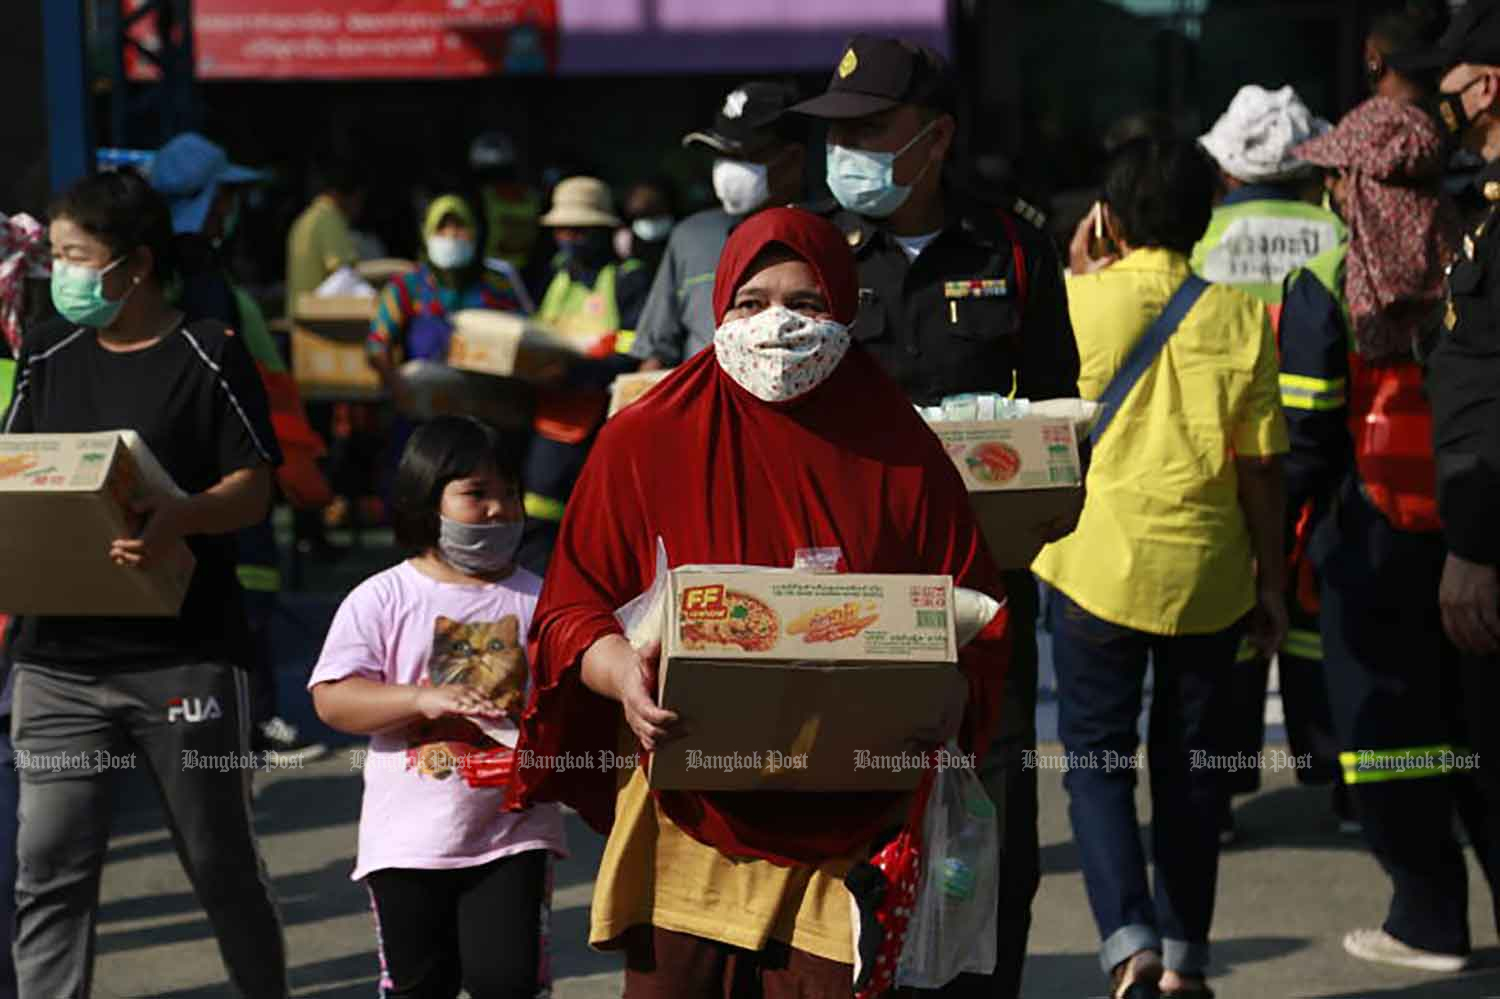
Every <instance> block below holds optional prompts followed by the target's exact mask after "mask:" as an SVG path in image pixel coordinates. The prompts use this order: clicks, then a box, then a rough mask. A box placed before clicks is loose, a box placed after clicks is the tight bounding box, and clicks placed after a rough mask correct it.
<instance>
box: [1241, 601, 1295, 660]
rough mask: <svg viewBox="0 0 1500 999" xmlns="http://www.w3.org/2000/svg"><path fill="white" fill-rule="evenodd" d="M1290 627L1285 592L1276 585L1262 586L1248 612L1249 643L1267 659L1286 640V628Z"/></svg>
mask: <svg viewBox="0 0 1500 999" xmlns="http://www.w3.org/2000/svg"><path fill="white" fill-rule="evenodd" d="M1289 627H1291V624H1290V619H1289V618H1288V616H1287V609H1286V593H1285V591H1284V590H1283V589H1282V588H1281V587H1279V586H1277V587H1274V588H1269V589H1268V588H1265V587H1262V588H1261V590H1260V594H1259V596H1258V597H1257V598H1256V603H1255V610H1253V611H1251V612H1250V633H1249V636H1248V637H1249V639H1250V644H1251V645H1253V646H1255V649H1256V651H1257V652H1259V653H1260V654H1261V655H1263V656H1265V657H1266V658H1267V659H1269V658H1271V657H1272V656H1274V655H1275V654H1276V653H1277V651H1278V650H1279V649H1280V648H1281V643H1283V642H1285V641H1286V633H1287V629H1288V628H1289Z"/></svg>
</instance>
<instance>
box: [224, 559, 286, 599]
mask: <svg viewBox="0 0 1500 999" xmlns="http://www.w3.org/2000/svg"><path fill="white" fill-rule="evenodd" d="M235 573H236V574H237V575H238V576H239V577H240V585H241V586H243V587H244V588H245V589H247V590H249V591H250V592H251V593H279V592H281V570H280V569H278V568H276V567H275V566H273V565H241V566H237V567H236V568H235Z"/></svg>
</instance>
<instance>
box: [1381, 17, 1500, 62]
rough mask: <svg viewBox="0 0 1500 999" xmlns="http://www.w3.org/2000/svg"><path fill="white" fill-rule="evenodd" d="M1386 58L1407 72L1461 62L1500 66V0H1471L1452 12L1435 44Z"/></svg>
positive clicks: (1394, 53)
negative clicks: (1451, 19)
mask: <svg viewBox="0 0 1500 999" xmlns="http://www.w3.org/2000/svg"><path fill="white" fill-rule="evenodd" d="M1386 62H1387V63H1389V64H1390V66H1391V68H1392V69H1394V70H1396V72H1398V73H1405V74H1408V75H1412V74H1417V73H1426V72H1431V71H1433V70H1439V71H1441V70H1447V69H1452V68H1453V67H1454V66H1458V65H1460V64H1462V63H1475V64H1478V65H1481V66H1500V0H1470V2H1469V3H1468V4H1466V5H1464V7H1463V9H1462V10H1460V11H1459V12H1458V13H1456V14H1454V15H1453V21H1452V23H1450V24H1449V25H1448V30H1447V31H1445V32H1444V33H1443V37H1442V38H1439V39H1438V41H1437V44H1436V45H1434V46H1432V47H1431V48H1427V49H1411V50H1408V51H1406V52H1393V53H1391V55H1390V56H1388V57H1387V58H1386Z"/></svg>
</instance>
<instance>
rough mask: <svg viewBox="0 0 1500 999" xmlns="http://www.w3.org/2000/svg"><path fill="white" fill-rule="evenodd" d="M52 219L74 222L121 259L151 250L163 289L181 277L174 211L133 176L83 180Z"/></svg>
mask: <svg viewBox="0 0 1500 999" xmlns="http://www.w3.org/2000/svg"><path fill="white" fill-rule="evenodd" d="M47 215H48V217H49V218H52V219H60V218H65V219H67V220H68V221H69V222H72V223H73V224H74V225H76V226H78V227H79V228H80V229H82V230H83V231H84V232H86V233H88V234H89V235H90V236H93V237H94V238H95V239H97V240H99V241H100V242H102V243H103V244H104V245H105V246H107V247H109V250H110V253H111V254H112V255H113V256H114V257H116V258H118V257H123V256H124V255H125V254H127V253H130V252H132V251H134V250H136V249H138V248H140V247H142V246H144V247H146V248H147V249H148V250H150V251H151V257H152V260H153V264H152V276H153V277H154V278H155V279H156V282H157V283H158V284H160V285H166V284H168V283H169V282H170V281H171V280H172V277H173V275H174V274H175V273H176V257H175V255H174V253H173V236H172V209H171V206H169V205H168V204H167V199H166V198H164V197H162V196H161V194H160V193H158V192H157V191H156V189H155V188H153V187H152V186H151V185H150V184H149V183H147V182H146V178H144V177H142V176H141V175H140V174H139V173H137V172H135V171H134V170H129V169H126V170H112V171H107V172H105V173H97V174H94V175H92V176H89V177H85V178H83V179H82V180H80V181H78V182H77V183H75V184H74V185H73V186H72V187H70V188H68V189H67V190H66V191H64V192H63V193H62V194H60V195H58V196H57V198H56V199H55V200H54V201H53V202H52V206H51V207H50V208H49V209H48V210H47Z"/></svg>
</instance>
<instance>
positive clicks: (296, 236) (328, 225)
mask: <svg viewBox="0 0 1500 999" xmlns="http://www.w3.org/2000/svg"><path fill="white" fill-rule="evenodd" d="M358 262H359V251H358V250H356V249H355V247H354V234H353V233H352V232H351V231H350V229H349V222H348V220H347V219H345V218H344V213H343V212H341V211H339V207H338V205H336V204H334V202H333V199H332V198H331V197H329V196H328V195H326V194H320V195H318V196H317V197H316V198H314V199H313V202H312V204H310V205H308V206H307V209H306V210H305V211H303V213H302V214H301V215H299V216H297V221H295V222H293V223H292V228H291V231H290V232H289V233H288V234H287V238H286V310H287V312H288V313H290V312H291V311H292V310H293V309H295V308H296V307H297V297H298V296H299V295H301V294H302V293H303V292H309V291H316V290H317V288H318V285H320V284H322V283H323V282H324V281H325V280H326V279H327V278H328V276H329V275H330V274H332V273H333V272H334V271H336V270H338V269H339V268H340V267H349V266H353V265H354V264H356V263H358Z"/></svg>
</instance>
